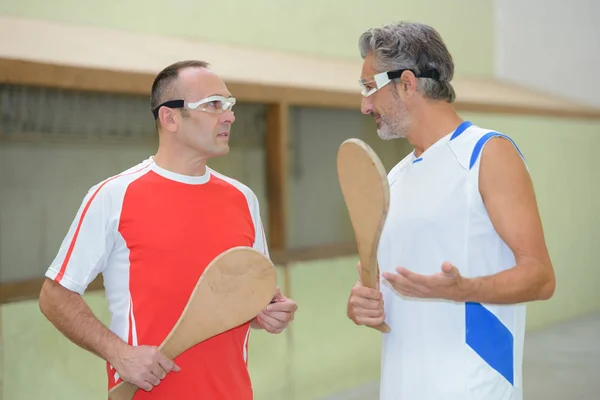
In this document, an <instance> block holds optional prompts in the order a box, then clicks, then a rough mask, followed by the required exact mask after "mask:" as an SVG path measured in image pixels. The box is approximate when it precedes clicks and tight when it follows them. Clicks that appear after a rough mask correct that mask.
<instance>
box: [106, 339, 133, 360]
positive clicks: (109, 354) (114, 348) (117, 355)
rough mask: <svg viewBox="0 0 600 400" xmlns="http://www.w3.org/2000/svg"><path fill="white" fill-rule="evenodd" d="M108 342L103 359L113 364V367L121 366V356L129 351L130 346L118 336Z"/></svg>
mask: <svg viewBox="0 0 600 400" xmlns="http://www.w3.org/2000/svg"><path fill="white" fill-rule="evenodd" d="M106 342H107V345H106V349H105V354H103V357H104V359H105V360H106V361H107V362H108V363H109V364H111V365H112V366H113V367H116V366H117V365H119V364H120V360H121V355H122V354H123V352H124V351H125V350H126V349H127V347H129V344H127V343H125V342H124V341H123V340H121V339H120V338H119V337H117V336H116V335H115V336H109V338H108V339H107V341H106Z"/></svg>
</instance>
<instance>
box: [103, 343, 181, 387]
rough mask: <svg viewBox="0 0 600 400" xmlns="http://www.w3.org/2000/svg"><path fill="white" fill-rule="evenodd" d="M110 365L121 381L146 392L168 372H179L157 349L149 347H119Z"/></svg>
mask: <svg viewBox="0 0 600 400" xmlns="http://www.w3.org/2000/svg"><path fill="white" fill-rule="evenodd" d="M111 364H112V366H113V367H114V368H115V369H116V370H117V372H118V374H119V376H120V377H121V379H123V381H125V382H129V383H133V384H134V385H136V386H137V387H139V388H140V389H143V390H145V391H147V392H149V391H151V390H152V389H153V388H154V386H158V385H159V384H160V381H161V380H162V379H164V378H165V377H166V376H167V374H168V373H169V372H171V371H175V372H177V371H180V368H179V366H178V365H177V364H175V363H174V362H173V361H172V360H170V359H168V358H167V357H166V356H165V355H164V354H162V353H161V352H160V350H158V348H157V347H150V346H129V345H124V346H120V347H119V348H118V350H117V354H116V357H115V361H114V362H112V363H111Z"/></svg>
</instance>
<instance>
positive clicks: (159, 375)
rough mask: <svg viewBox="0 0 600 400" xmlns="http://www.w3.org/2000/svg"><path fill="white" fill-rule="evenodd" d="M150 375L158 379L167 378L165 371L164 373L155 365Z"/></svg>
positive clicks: (161, 368) (158, 365)
mask: <svg viewBox="0 0 600 400" xmlns="http://www.w3.org/2000/svg"><path fill="white" fill-rule="evenodd" d="M152 374H153V375H154V376H156V377H157V378H158V379H165V376H167V371H165V370H164V368H163V367H161V366H160V364H157V365H156V366H155V367H154V368H152Z"/></svg>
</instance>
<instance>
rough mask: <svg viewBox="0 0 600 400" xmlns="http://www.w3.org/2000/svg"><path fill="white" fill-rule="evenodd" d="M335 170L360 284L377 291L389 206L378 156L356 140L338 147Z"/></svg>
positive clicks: (388, 195) (386, 185) (385, 178)
mask: <svg viewBox="0 0 600 400" xmlns="http://www.w3.org/2000/svg"><path fill="white" fill-rule="evenodd" d="M337 169H338V178H339V182H340V186H341V189H342V194H343V196H344V201H345V203H346V208H347V209H348V214H349V216H350V221H351V223H352V227H353V229H354V236H355V239H356V245H357V247H358V255H359V258H360V264H361V268H362V271H363V272H362V276H361V280H362V284H363V285H364V286H367V287H370V288H376V287H377V280H378V277H379V270H378V268H377V247H378V246H379V238H380V236H381V231H382V230H383V225H384V223H385V219H386V217H387V213H388V210H389V205H390V189H389V185H388V180H387V174H386V172H385V168H384V166H383V164H382V163H381V160H380V159H379V157H377V154H375V152H374V151H373V150H372V149H371V147H369V145H367V144H366V143H365V142H363V141H362V140H359V139H348V140H346V141H344V142H343V143H342V144H341V146H340V148H339V151H338V156H337Z"/></svg>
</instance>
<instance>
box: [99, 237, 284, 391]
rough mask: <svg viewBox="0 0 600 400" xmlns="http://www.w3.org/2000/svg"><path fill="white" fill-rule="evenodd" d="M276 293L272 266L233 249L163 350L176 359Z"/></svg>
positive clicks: (208, 275) (205, 278) (246, 317)
mask: <svg viewBox="0 0 600 400" xmlns="http://www.w3.org/2000/svg"><path fill="white" fill-rule="evenodd" d="M276 291H277V273H276V270H275V266H274V265H273V263H272V262H271V261H270V260H269V259H268V258H267V257H266V256H265V255H263V254H262V253H260V252H259V251H257V250H255V249H253V248H250V247H234V248H232V249H229V250H226V251H225V252H223V253H221V254H220V255H219V256H217V257H216V258H215V259H214V260H213V261H212V262H211V263H210V264H209V265H208V266H207V267H206V269H205V270H204V272H203V273H202V275H201V277H200V279H199V280H198V283H197V284H196V287H195V289H194V291H193V292H192V294H191V296H190V299H189V300H188V303H187V305H186V307H185V309H184V310H183V312H182V314H181V317H180V318H179V320H178V321H177V323H176V324H175V326H174V327H173V329H172V330H171V332H170V333H169V335H168V336H167V338H166V339H165V340H164V341H163V343H162V344H161V345H160V346H159V348H160V350H161V352H162V353H163V354H164V355H165V356H167V357H168V358H170V359H172V360H173V359H175V358H176V357H177V356H179V355H180V354H181V353H183V352H184V351H186V350H188V349H189V348H191V347H193V346H195V345H197V344H198V343H200V342H202V341H204V340H206V339H209V338H211V337H213V336H216V335H218V334H220V333H223V332H225V331H227V330H230V329H232V328H235V327H237V326H240V325H242V324H245V323H246V322H248V321H250V320H252V319H253V318H254V317H256V316H257V315H258V314H259V313H260V312H261V311H262V310H263V309H264V308H265V307H266V306H268V305H269V303H270V302H271V300H272V299H273V297H274V296H275V293H276ZM137 390H138V388H137V386H135V385H132V384H130V383H125V382H120V383H119V384H117V385H116V386H115V387H114V388H112V389H111V390H110V391H109V398H110V399H111V400H131V399H132V398H133V395H134V394H135V392H136V391H137Z"/></svg>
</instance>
